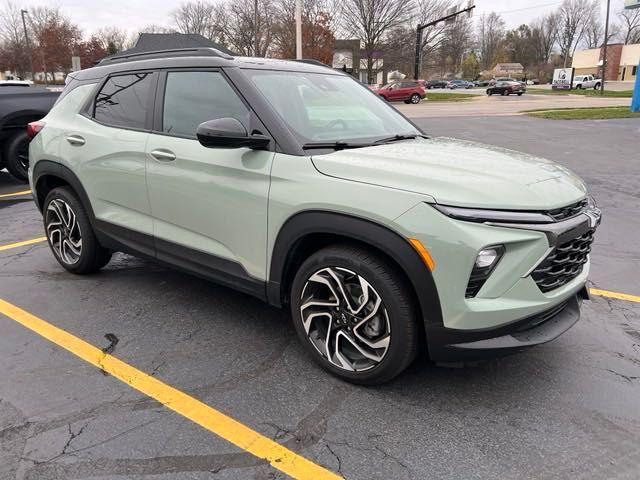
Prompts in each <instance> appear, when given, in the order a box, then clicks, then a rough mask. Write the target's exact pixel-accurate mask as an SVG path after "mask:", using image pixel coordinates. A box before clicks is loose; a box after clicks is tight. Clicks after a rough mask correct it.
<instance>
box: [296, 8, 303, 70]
mask: <svg viewBox="0 0 640 480" xmlns="http://www.w3.org/2000/svg"><path fill="white" fill-rule="evenodd" d="M296 59H298V60H302V0H296Z"/></svg>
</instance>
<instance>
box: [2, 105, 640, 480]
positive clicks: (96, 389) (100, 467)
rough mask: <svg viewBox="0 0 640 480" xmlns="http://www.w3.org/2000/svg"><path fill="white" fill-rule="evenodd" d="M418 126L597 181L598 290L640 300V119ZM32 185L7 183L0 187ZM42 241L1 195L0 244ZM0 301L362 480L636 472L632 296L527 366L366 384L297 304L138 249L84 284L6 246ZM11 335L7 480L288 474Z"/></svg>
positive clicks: (639, 443)
mask: <svg viewBox="0 0 640 480" xmlns="http://www.w3.org/2000/svg"><path fill="white" fill-rule="evenodd" d="M514 100H515V99H514ZM508 101H510V99H509V100H508ZM416 121H417V122H418V123H419V124H420V125H422V126H423V127H424V128H425V129H426V130H428V131H430V132H432V133H434V134H437V135H447V136H455V137H461V138H467V139H472V140H482V141H485V142H490V143H495V144H497V145H502V146H504V147H509V148H518V149H521V150H525V151H529V152H531V153H539V154H543V155H545V156H548V157H550V158H553V159H555V160H557V161H559V162H561V163H563V164H564V165H566V166H568V167H570V168H572V169H573V170H575V171H576V172H577V173H578V174H580V175H582V176H583V177H584V178H585V179H586V180H587V181H588V182H589V184H590V185H591V187H592V189H593V191H594V193H595V194H596V196H597V197H598V201H599V202H600V205H601V206H602V208H603V211H604V221H603V224H602V226H601V228H600V229H599V231H598V234H597V237H596V244H595V247H594V252H593V254H592V259H593V275H592V279H593V280H594V282H595V285H596V286H597V287H599V288H602V289H606V290H616V291H620V292H627V293H631V294H635V295H640V281H639V280H640V278H639V275H638V273H637V272H638V271H640V269H639V268H638V267H640V243H639V242H638V233H639V232H640V217H639V216H638V214H637V212H638V210H639V208H640V196H639V195H638V191H639V190H640V189H639V188H638V187H639V186H640V164H638V162H637V138H638V134H639V133H640V121H638V120H620V121H606V122H566V123H563V122H552V121H545V120H538V119H533V118H529V117H494V118H490V119H487V118H457V117H456V118H422V119H417V120H416ZM21 188H24V187H21V186H19V185H15V184H10V183H9V181H8V178H7V176H6V175H5V174H2V173H0V195H2V194H6V193H8V192H15V191H19V190H20V189H21ZM40 235H42V226H41V219H40V215H39V213H38V212H37V211H36V209H35V207H34V204H33V202H32V201H31V200H30V198H29V195H18V196H15V197H5V198H0V245H6V244H9V243H12V242H17V241H20V240H25V239H30V238H34V237H37V236H40ZM0 298H2V299H5V300H7V301H9V302H11V303H13V304H15V305H18V306H20V307H22V308H24V309H25V310H27V311H29V312H31V313H33V314H35V315H37V316H38V317H40V318H42V319H44V320H46V321H47V322H50V323H51V324H53V325H55V326H57V327H59V328H62V329H64V330H66V331H67V332H70V333H71V334H73V335H75V336H77V337H79V338H82V339H84V340H85V341H87V342H89V343H90V344H92V345H95V346H97V347H99V348H106V347H108V346H109V345H114V343H115V342H114V341H113V338H114V337H113V336H115V338H117V339H118V341H117V343H115V346H114V347H113V351H112V355H113V356H115V357H117V358H118V359H121V360H123V361H124V362H127V363H128V364H129V365H132V366H135V367H136V368H138V369H140V370H142V371H144V372H147V373H148V374H150V375H152V376H153V378H155V379H159V380H162V381H163V382H166V383H167V384H169V385H172V386H174V387H176V388H178V389H180V390H181V391H183V392H185V393H187V394H189V395H191V396H193V397H195V398H197V399H199V400H201V401H203V402H204V403H206V404H207V405H210V406H212V407H214V408H216V409H218V410H219V411H221V412H224V413H226V414H227V415H230V416H232V417H233V418H235V419H237V420H238V421H240V422H242V423H243V424H245V425H247V426H250V427H251V428H253V429H255V430H257V431H258V432H260V433H262V434H263V435H265V436H267V437H269V438H273V439H275V440H277V441H278V442H279V443H282V444H285V445H287V446H288V447H289V448H290V449H292V450H293V451H295V452H298V453H300V454H301V455H303V456H304V457H306V458H308V459H310V460H312V461H314V462H316V463H317V464H319V465H322V466H324V467H326V468H327V469H329V470H332V471H334V472H337V473H339V474H340V475H342V476H344V477H345V478H348V479H356V480H359V479H362V480H371V479H380V480H388V479H393V480H404V479H420V480H423V479H452V478H459V479H462V478H464V479H496V478H504V479H507V478H508V479H530V478H536V479H566V478H571V479H602V478H616V479H629V480H632V479H637V478H638V472H640V401H638V399H639V398H640V303H636V302H633V301H622V300H614V299H610V298H605V297H593V299H592V300H591V301H590V302H586V303H585V305H584V307H583V318H582V319H581V321H580V322H579V323H578V324H577V325H576V326H575V327H574V328H572V329H571V330H570V331H569V332H567V333H566V334H565V335H563V336H562V337H560V338H559V339H557V340H556V341H554V342H551V343H549V344H547V345H543V346H540V347H538V348H535V349H533V350H530V351H527V352H525V353H522V354H519V355H515V356H512V357H508V358H504V359H499V360H493V361H490V362H486V363H481V364H479V365H477V366H472V367H466V368H461V369H455V368H441V367H435V366H433V365H431V364H430V363H428V362H427V361H426V360H425V359H419V360H418V361H417V362H416V363H415V364H414V365H413V366H412V367H411V368H410V369H409V371H408V372H407V373H406V374H404V375H402V376H401V377H400V378H398V379H396V380H395V381H393V382H391V383H389V384H387V385H384V386H381V387H375V388H363V387H356V386H352V385H349V384H345V383H343V382H340V381H338V380H336V379H334V378H332V377H330V376H328V375H327V374H325V373H324V372H323V371H321V370H320V369H319V368H317V367H316V366H315V364H314V363H313V362H311V361H310V360H309V359H308V358H307V357H306V356H305V353H304V351H303V349H302V348H301V346H300V345H299V344H298V342H297V340H296V338H295V334H294V331H293V328H292V327H291V325H290V323H289V319H288V316H287V314H286V313H284V312H281V311H279V310H276V309H273V308H269V307H266V306H265V305H264V304H262V303H260V302H259V301H257V300H254V299H252V298H250V297H247V296H245V295H243V294H240V293H236V292H234V291H231V290H228V289H226V288H223V287H219V286H216V285H215V284H212V283H208V282H205V281H202V280H199V279H197V278H194V277H192V276H189V275H185V274H182V273H179V272H176V271H173V270H170V269H167V268H165V267H162V266H159V265H156V264H154V263H150V262H146V261H141V260H137V259H134V258H132V257H129V256H126V255H117V256H116V257H115V259H114V260H113V261H112V262H111V263H110V264H109V266H108V267H107V268H106V269H105V270H104V271H103V272H101V273H99V274H95V275H91V276H86V277H77V276H73V275H71V274H68V273H66V272H65V271H64V270H62V269H61V267H59V265H58V264H57V263H56V262H55V260H54V259H53V257H52V255H51V253H50V252H49V250H48V247H47V246H46V244H44V243H37V244H34V245H30V246H26V247H20V248H13V249H10V250H5V251H0ZM0 332H1V335H0V359H1V361H0V445H1V448H0V479H2V480H9V479H11V480H13V479H14V478H17V479H20V480H23V479H29V480H36V479H37V480H50V479H64V480H71V479H91V478H100V479H109V480H121V479H125V478H126V479H143V478H144V479H152V478H153V479H154V480H169V479H171V480H174V479H177V480H186V479H197V480H201V479H256V480H257V479H265V480H266V479H279V478H284V475H283V474H281V473H280V472H278V471H277V470H275V469H273V468H272V467H269V466H268V465H267V464H266V463H264V462H261V461H259V460H257V459H256V458H255V457H253V456H251V455H249V454H248V453H246V452H243V451H242V450H240V449H239V448H237V447H234V446H232V445H231V444H230V443H228V442H226V441H225V440H223V439H222V438H220V437H218V436H216V435H213V434H211V433H210V432H209V431H207V430H205V429H203V428H201V427H200V426H198V425H196V424H195V423H193V422H191V421H189V420H187V419H186V418H184V417H182V416H180V415H178V414H176V413H174V412H172V411H171V410H169V409H167V408H165V407H164V406H163V405H161V404H160V403H158V402H157V401H155V400H152V399H150V398H149V397H147V396H144V395H142V394H141V393H139V392H138V391H136V390H134V389H131V388H129V387H128V386H127V384H125V383H123V382H120V381H118V380H116V379H115V378H114V377H113V376H107V375H105V374H103V373H102V372H101V371H100V370H99V369H97V368H94V367H93V366H90V365H89V364H87V363H85V362H84V361H82V360H80V359H79V358H77V357H75V356H73V355H71V354H70V353H68V352H67V351H65V350H63V349H62V348H60V347H58V346H57V345H55V344H53V343H50V342H48V341H47V340H44V339H43V338H42V337H40V336H39V335H37V334H35V333H34V332H32V331H30V330H27V329H25V328H24V327H23V326H21V325H19V324H18V323H16V322H14V321H12V320H10V319H9V318H6V317H3V316H1V315H0ZM107 334H112V335H113V336H109V339H110V340H109V339H107V338H105V335H107Z"/></svg>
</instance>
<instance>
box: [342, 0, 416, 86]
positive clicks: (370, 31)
mask: <svg viewBox="0 0 640 480" xmlns="http://www.w3.org/2000/svg"><path fill="white" fill-rule="evenodd" d="M342 10H343V15H342V17H343V28H344V30H345V32H346V33H348V34H350V35H353V36H354V37H356V38H358V39H360V41H362V43H363V44H364V50H365V55H366V59H367V80H368V82H369V83H373V82H374V78H373V63H374V58H375V57H376V56H377V54H378V52H379V51H380V49H381V47H382V44H383V42H384V40H385V36H386V35H387V34H388V33H389V32H390V31H391V30H392V29H393V28H396V27H398V26H400V25H402V24H403V23H405V22H406V21H407V20H408V19H409V18H410V17H411V15H413V13H414V11H415V7H414V4H413V2H412V0H344V3H343V9H342Z"/></svg>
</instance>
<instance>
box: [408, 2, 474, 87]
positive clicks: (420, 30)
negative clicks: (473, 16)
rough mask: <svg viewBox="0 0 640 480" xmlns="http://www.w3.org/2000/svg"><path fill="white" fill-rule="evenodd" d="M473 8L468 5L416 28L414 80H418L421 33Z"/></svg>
mask: <svg viewBox="0 0 640 480" xmlns="http://www.w3.org/2000/svg"><path fill="white" fill-rule="evenodd" d="M474 8H476V6H475V5H469V6H468V7H467V8H463V9H462V10H460V11H458V12H453V13H450V14H449V15H445V16H444V17H442V18H439V19H437V20H434V21H432V22H429V23H425V24H424V25H418V26H417V27H416V55H415V61H414V64H413V79H414V80H418V76H419V75H420V61H421V57H422V31H423V30H424V29H425V28H427V27H433V26H434V25H436V24H437V23H440V22H446V21H447V20H451V19H452V18H455V17H457V16H458V15H461V14H463V13H467V12H471V11H472V10H473V9H474Z"/></svg>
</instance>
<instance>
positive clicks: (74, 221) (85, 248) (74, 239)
mask: <svg viewBox="0 0 640 480" xmlns="http://www.w3.org/2000/svg"><path fill="white" fill-rule="evenodd" d="M43 205H44V206H43V210H42V211H43V215H42V218H43V222H44V230H45V234H46V236H47V242H48V243H49V247H50V248H51V251H52V252H53V256H54V257H56V260H57V261H58V263H60V265H62V266H63V267H64V268H65V269H66V270H68V271H69V272H71V273H77V274H86V273H93V272H96V271H98V270H100V269H101V268H102V267H104V266H105V265H106V264H107V263H109V260H110V259H111V252H110V251H109V250H107V249H106V248H104V247H102V246H101V245H100V243H98V239H97V238H96V236H95V233H94V232H93V228H92V227H91V223H90V222H89V217H88V215H87V213H86V211H85V209H84V207H83V205H82V203H81V202H80V200H78V197H77V196H76V194H75V193H74V192H73V190H71V188H69V187H58V188H54V189H53V190H51V191H50V192H49V194H48V195H47V197H46V198H45V201H44V204H43Z"/></svg>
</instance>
